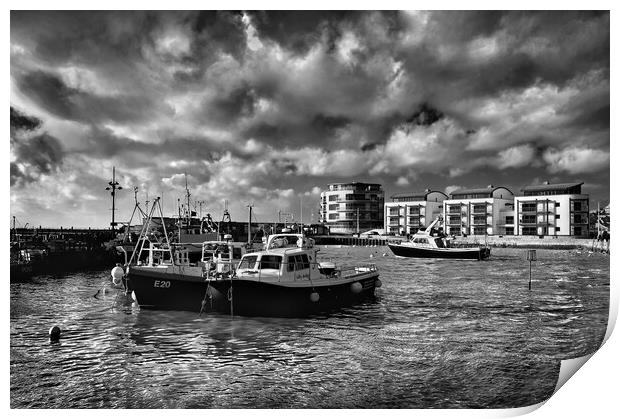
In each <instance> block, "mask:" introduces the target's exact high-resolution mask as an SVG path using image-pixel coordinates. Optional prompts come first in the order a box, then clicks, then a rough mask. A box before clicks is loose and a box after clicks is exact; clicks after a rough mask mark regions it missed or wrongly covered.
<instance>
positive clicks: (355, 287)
mask: <svg viewBox="0 0 620 419" xmlns="http://www.w3.org/2000/svg"><path fill="white" fill-rule="evenodd" d="M351 292H353V294H359V293H360V292H362V284H360V283H359V282H354V283H352V284H351Z"/></svg>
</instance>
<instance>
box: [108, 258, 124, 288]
mask: <svg viewBox="0 0 620 419" xmlns="http://www.w3.org/2000/svg"><path fill="white" fill-rule="evenodd" d="M111 274H112V283H113V284H114V285H120V284H121V283H122V281H123V276H124V275H125V271H123V268H122V267H121V265H119V264H118V263H117V264H116V266H115V267H114V268H112V272H111Z"/></svg>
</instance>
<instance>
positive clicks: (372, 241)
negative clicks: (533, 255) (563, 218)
mask: <svg viewBox="0 0 620 419" xmlns="http://www.w3.org/2000/svg"><path fill="white" fill-rule="evenodd" d="M313 239H314V240H315V243H316V244H317V245H341V246H385V245H387V242H388V241H389V242H403V241H406V240H407V238H406V237H403V236H380V237H379V238H367V237H353V236H350V235H329V236H313ZM451 243H452V245H453V246H454V247H467V246H481V245H485V244H486V245H488V246H490V247H515V248H528V249H567V250H570V249H587V250H592V249H599V250H600V249H601V245H603V248H604V249H608V245H607V244H604V243H598V242H597V241H596V240H593V239H584V238H575V237H560V236H555V237H554V236H543V237H542V238H540V237H539V236H486V238H485V236H484V235H480V236H476V235H469V236H467V237H460V236H457V237H455V238H454V239H452V240H451Z"/></svg>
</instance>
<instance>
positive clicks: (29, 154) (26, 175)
mask: <svg viewBox="0 0 620 419" xmlns="http://www.w3.org/2000/svg"><path fill="white" fill-rule="evenodd" d="M12 149H13V153H14V155H15V161H13V162H11V186H13V185H17V186H20V185H23V184H24V183H31V182H35V181H38V180H39V178H40V176H41V175H48V174H51V173H53V172H55V171H56V170H57V169H58V168H60V166H61V165H62V160H63V157H64V151H63V148H62V145H61V143H60V141H58V139H57V138H55V137H53V136H51V135H48V134H45V133H43V134H39V135H34V136H31V137H26V138H22V139H20V140H19V141H14V142H13V144H12Z"/></svg>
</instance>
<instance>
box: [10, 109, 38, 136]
mask: <svg viewBox="0 0 620 419" xmlns="http://www.w3.org/2000/svg"><path fill="white" fill-rule="evenodd" d="M10 124H11V138H12V137H13V133H14V132H15V131H33V130H35V129H37V128H39V127H40V126H41V120H40V119H39V118H37V117H34V116H30V115H25V114H23V113H22V112H20V111H18V110H17V109H15V108H13V107H12V106H11V123H10Z"/></svg>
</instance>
